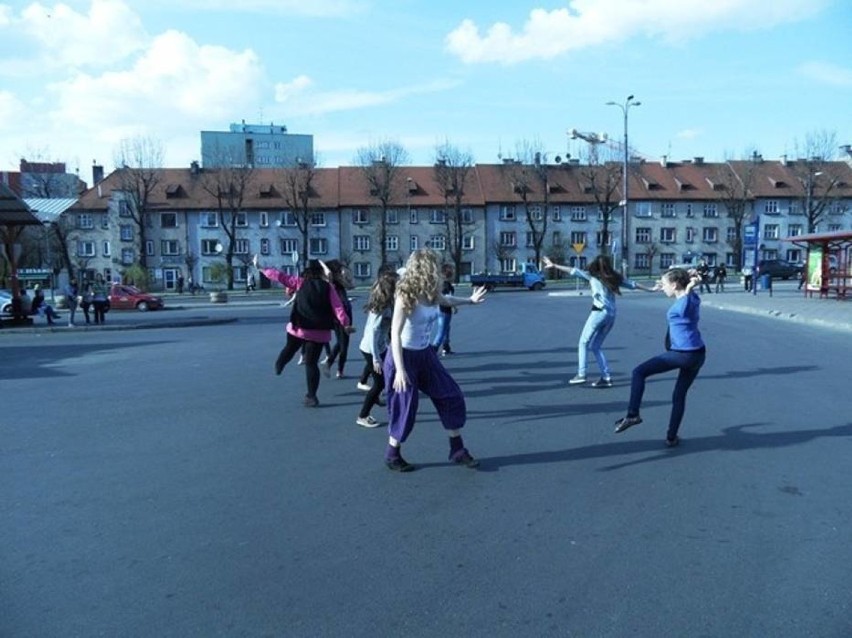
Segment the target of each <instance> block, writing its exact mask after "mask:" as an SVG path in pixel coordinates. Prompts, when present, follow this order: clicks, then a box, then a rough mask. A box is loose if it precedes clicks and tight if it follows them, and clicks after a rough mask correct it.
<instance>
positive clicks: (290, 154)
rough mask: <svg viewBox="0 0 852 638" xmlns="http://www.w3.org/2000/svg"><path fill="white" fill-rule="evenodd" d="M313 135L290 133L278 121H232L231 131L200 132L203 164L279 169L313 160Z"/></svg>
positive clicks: (205, 166) (204, 165)
mask: <svg viewBox="0 0 852 638" xmlns="http://www.w3.org/2000/svg"><path fill="white" fill-rule="evenodd" d="M313 157H314V137H313V135H298V134H293V133H288V132H287V127H286V126H283V125H280V124H279V125H275V124H272V123H270V124H268V125H266V124H246V123H245V120H243V121H242V123H240V124H231V127H230V130H228V131H201V165H202V166H203V167H204V168H217V167H222V166H252V167H257V168H276V167H278V168H280V167H283V166H291V165H293V164H295V163H297V162H299V161H302V162H312V161H313Z"/></svg>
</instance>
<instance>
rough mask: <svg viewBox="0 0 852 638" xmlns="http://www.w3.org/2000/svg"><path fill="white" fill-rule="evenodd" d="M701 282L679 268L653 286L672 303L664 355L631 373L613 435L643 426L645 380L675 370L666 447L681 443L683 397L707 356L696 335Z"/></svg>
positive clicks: (694, 273)
mask: <svg viewBox="0 0 852 638" xmlns="http://www.w3.org/2000/svg"><path fill="white" fill-rule="evenodd" d="M700 281H701V276H700V275H699V274H698V273H697V272H696V271H694V270H690V271H689V272H687V271H686V270H683V269H681V268H673V269H672V270H669V271H668V272H665V273H663V276H662V277H661V278H660V281H659V282H658V283H657V285H656V286H654V289H655V290H662V291H663V292H664V293H665V294H666V296H667V297H674V299H675V302H674V303H673V304H672V305H671V307H670V308H669V310H668V312H667V313H666V320H667V321H668V332H667V333H666V352H665V353H663V354H661V355H658V356H656V357H652V358H651V359H648V360H647V361H645V362H644V363H640V364H639V365H638V366H636V367H635V368H634V369H633V379H632V382H631V384H630V403H629V404H628V406H627V416H625V417H623V418H621V419H619V420H618V421H616V422H615V431H616V433H619V432H624V431H625V430H626V429H627V428H631V427H633V426H634V425H638V424H639V423H642V418H641V417H640V416H639V407H640V405H641V404H642V395H643V394H644V392H645V379H647V378H648V377H650V376H651V375H654V374H660V373H662V372H668V371H669V370H678V371H679V372H678V375H677V381H676V382H675V389H674V393H673V395H672V412H671V416H670V417H669V429H668V432H667V433H666V445H667V446H669V447H674V446H676V445H677V444H678V443H680V439H679V438H678V436H677V431H678V429H679V428H680V422H681V421H682V420H683V413H684V410H685V409H686V393H687V391H688V390H689V387H690V386H691V385H692V382H693V381H695V377H697V376H698V371H699V370H700V369H701V366H703V365H704V358H705V354H706V352H705V347H704V341H703V340H702V339H701V333H700V332H699V331H698V320H699V315H700V308H701V297H699V296H698V294H697V293H695V292H694V291H693V288H694V287H695V286H696V285H698V283H699V282H700Z"/></svg>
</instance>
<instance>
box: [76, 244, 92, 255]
mask: <svg viewBox="0 0 852 638" xmlns="http://www.w3.org/2000/svg"><path fill="white" fill-rule="evenodd" d="M77 256H78V257H94V256H95V242H93V241H78V242H77Z"/></svg>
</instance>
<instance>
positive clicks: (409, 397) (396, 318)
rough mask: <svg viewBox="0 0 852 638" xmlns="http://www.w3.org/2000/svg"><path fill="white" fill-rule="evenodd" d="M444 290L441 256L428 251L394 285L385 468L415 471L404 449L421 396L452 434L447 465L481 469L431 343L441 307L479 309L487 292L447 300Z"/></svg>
mask: <svg viewBox="0 0 852 638" xmlns="http://www.w3.org/2000/svg"><path fill="white" fill-rule="evenodd" d="M440 290H441V274H440V270H439V257H438V254H437V253H435V252H433V251H431V250H429V249H420V250H416V251H414V252H413V253H412V254H411V256H410V257H409V258H408V261H407V262H406V265H405V271H404V274H403V275H402V276H401V277H400V279H399V281H398V282H397V285H396V295H395V299H394V306H393V318H392V320H391V348H390V350H391V352H390V356H386V357H385V364H384V375H385V387H386V388H387V390H388V399H387V402H388V421H389V423H388V435H389V436H388V445H387V449H386V450H385V464H386V465H387V467H388V469H390V470H393V471H396V472H409V471H411V470H413V469H414V466H413V465H411V464H410V463H408V462H407V461H405V459H403V457H402V453H401V447H402V444H403V443H404V442H405V441H406V440H407V439H408V436H409V435H410V434H411V431H412V429H413V428H414V422H415V419H416V417H417V407H418V405H419V400H420V392H422V393H423V394H425V395H426V396H428V397H429V398H430V399H431V400H432V403H433V404H434V406H435V409H436V410H437V412H438V418H439V419H440V420H441V424H442V425H443V426H444V429H445V430H446V431H447V433H448V434H449V439H450V440H449V443H450V453H449V460H450V461H451V462H453V463H457V464H459V465H464V466H465V467H469V468H475V467H478V466H479V461H477V460H476V459H474V458H473V456H471V454H470V452H468V450H467V448H466V447H465V446H464V442H463V441H462V436H461V429H462V428H463V427H464V424H465V421H466V420H467V407H466V405H465V400H464V395H463V394H462V391H461V388H460V387H459V385H458V384H457V383H456V382H455V380H454V379H453V378H452V377H451V376H450V374H449V372H447V370H446V369H445V368H444V366H443V365H442V364H441V360H440V359H439V358H438V355H437V353H436V352H435V350H434V349H433V348H432V347H431V341H430V340H431V337H432V330H433V328H434V327H435V322H436V321H437V319H438V314H439V313H440V310H438V306H439V305H440V304H444V305H450V306H454V307H455V306H458V305H461V304H478V303H481V302H482V301H484V298H485V288H484V287H483V288H475V289H474V290H473V293H472V294H471V296H470V297H468V298H459V297H445V296H444V295H442V294H441V293H440Z"/></svg>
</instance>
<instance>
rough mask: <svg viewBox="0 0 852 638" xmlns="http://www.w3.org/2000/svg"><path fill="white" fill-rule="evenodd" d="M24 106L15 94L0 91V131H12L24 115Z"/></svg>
mask: <svg viewBox="0 0 852 638" xmlns="http://www.w3.org/2000/svg"><path fill="white" fill-rule="evenodd" d="M26 111H27V109H26V106H25V105H24V103H23V102H21V100H19V99H18V97H17V96H16V95H14V94H13V93H10V92H9V91H0V131H4V130H5V131H10V132H11V131H14V130H15V129H17V128H18V127H19V122H21V121H22V120H23V119H24V117H25V115H26Z"/></svg>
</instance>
